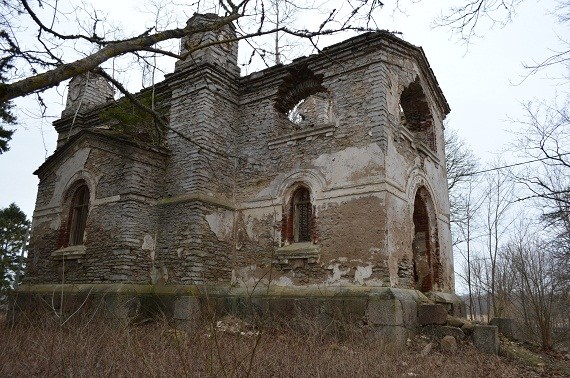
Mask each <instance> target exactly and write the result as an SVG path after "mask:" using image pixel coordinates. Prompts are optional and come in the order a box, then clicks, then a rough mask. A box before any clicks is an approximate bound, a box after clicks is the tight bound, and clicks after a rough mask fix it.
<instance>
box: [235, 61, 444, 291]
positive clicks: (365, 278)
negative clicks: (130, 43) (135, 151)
mask: <svg viewBox="0 0 570 378" xmlns="http://www.w3.org/2000/svg"><path fill="white" fill-rule="evenodd" d="M390 53H392V54H390ZM390 53H387V52H386V51H375V52H374V53H373V54H367V55H366V54H365V55H364V56H358V57H355V56H354V54H353V55H351V56H350V58H348V57H347V59H345V60H343V59H342V58H343V57H337V60H336V62H337V63H338V64H331V63H330V61H326V59H322V60H321V61H313V62H310V63H309V64H308V68H309V69H311V70H313V71H314V73H315V74H316V75H318V74H323V75H324V78H323V86H324V87H325V88H326V89H327V90H328V96H329V98H330V100H331V109H332V114H333V117H332V119H331V120H330V122H329V124H328V126H330V127H331V129H330V130H325V132H323V133H320V134H317V133H318V129H319V127H321V128H323V127H322V126H327V125H314V126H313V130H314V132H315V134H317V135H309V136H307V137H304V138H298V137H296V135H295V134H302V133H303V131H305V132H306V131H307V129H304V130H303V129H302V130H301V132H299V131H298V130H296V128H295V125H291V124H290V126H289V129H288V130H287V129H286V128H285V129H284V128H283V124H286V122H284V120H283V115H282V114H279V113H278V112H276V111H275V108H274V106H273V105H274V103H275V97H276V89H277V88H278V85H279V80H283V77H284V76H285V75H286V72H281V73H280V74H279V73H277V74H276V73H271V74H270V75H264V76H261V74H257V75H258V76H256V74H254V75H251V76H250V77H248V78H246V79H245V80H243V81H244V83H243V84H242V85H245V86H247V88H248V91H247V92H246V93H245V96H243V95H242V99H241V104H240V109H241V110H242V113H241V116H242V117H241V127H242V129H241V134H240V136H241V138H242V139H241V143H240V146H242V150H241V151H240V152H241V153H242V154H243V156H244V161H245V163H244V164H242V165H240V167H239V171H238V177H239V179H240V181H239V188H240V193H241V194H242V196H240V199H241V200H242V201H243V202H242V205H241V214H242V215H241V217H242V218H243V219H244V220H245V225H244V226H245V231H246V232H245V235H246V237H247V239H248V240H249V241H255V240H256V239H257V238H258V236H259V233H260V232H266V231H265V230H268V229H271V230H278V229H279V223H280V222H281V220H282V218H283V209H284V204H285V203H286V202H287V196H286V190H285V189H286V188H287V187H289V186H294V185H295V183H297V182H302V183H304V184H306V185H308V186H309V187H310V188H311V191H312V199H313V202H314V204H315V211H316V230H315V237H314V242H315V243H316V244H317V245H319V246H320V257H319V260H318V261H317V262H316V264H310V263H307V262H305V263H303V264H296V263H294V264H295V267H293V268H291V269H290V270H284V271H281V272H274V273H273V276H272V279H273V280H274V282H276V283H278V284H279V283H280V282H283V283H286V284H333V285H335V284H336V285H344V284H357V285H370V286H376V285H378V286H399V287H413V277H412V272H411V270H412V267H411V261H412V254H411V245H412V238H413V223H412V216H411V215H412V212H413V203H414V196H415V192H413V193H412V192H407V191H406V185H407V184H408V182H410V180H414V179H416V178H417V177H422V178H423V179H424V181H425V184H426V185H427V186H429V187H430V188H431V187H434V186H435V187H438V188H439V187H443V188H445V190H440V189H438V191H436V192H433V191H432V195H434V197H435V199H434V201H436V202H437V203H438V207H437V211H438V217H437V218H438V222H439V223H440V224H438V226H437V228H438V230H440V232H439V235H440V236H439V237H441V238H442V239H441V241H440V242H439V244H440V245H442V246H444V247H443V248H442V251H441V252H442V253H441V257H442V259H448V258H449V257H450V251H449V250H448V249H447V248H446V247H445V246H447V245H448V244H449V243H448V241H449V224H448V210H447V212H446V209H448V208H449V205H448V202H447V201H448V200H447V191H446V188H447V186H446V179H445V168H444V167H442V166H441V162H443V161H444V158H443V156H444V155H443V128H442V122H441V119H442V118H443V116H442V115H440V113H441V112H440V111H439V109H436V108H435V107H434V109H432V111H433V113H434V127H435V129H436V130H437V134H436V139H437V141H438V143H437V144H436V146H437V150H436V151H433V152H432V153H431V155H430V157H431V158H428V157H426V156H421V154H420V153H418V151H417V150H414V149H413V148H411V146H401V144H402V142H401V141H400V139H402V138H401V137H400V128H401V127H402V126H401V125H400V121H399V95H400V94H401V91H402V90H403V88H404V87H405V86H406V85H408V84H409V83H410V82H411V81H413V80H414V79H415V77H416V76H418V75H419V76H421V75H422V72H421V70H420V69H419V67H418V66H417V63H416V61H415V59H413V58H412V57H410V56H403V55H400V54H399V53H396V54H393V53H394V52H393V51H391V52H390ZM311 63H312V64H311ZM283 71H285V70H283ZM261 80H263V82H262V83H261ZM425 88H426V92H429V89H427V88H429V87H428V86H427V85H425ZM430 96H431V94H430ZM362 99H369V101H362ZM431 100H433V98H431ZM308 129H309V131H311V130H310V128H308ZM276 140H277V142H280V143H279V144H277V143H275V142H276ZM272 143H273V144H272ZM268 145H269V146H270V148H267V146H268ZM434 156H435V157H436V158H437V159H435V160H438V161H434V159H433V157H434ZM422 159H423V160H422ZM418 165H419V167H417V166H418ZM414 168H417V169H415V170H414ZM414 190H417V187H416V188H415V189H414ZM254 225H255V226H254ZM272 235H273V237H274V239H273V245H274V248H276V249H277V248H278V247H280V246H282V245H283V240H281V234H280V233H279V232H277V231H273V232H272ZM449 245H450V244H449ZM248 248H249V247H246V248H245V250H247V249H248ZM242 253H244V252H241V251H240V253H239V254H238V258H239V256H240V255H241V254H242ZM237 265H238V266H240V267H242V268H241V272H242V273H243V277H241V279H242V280H243V281H244V282H247V281H248V280H251V276H252V275H253V274H255V272H256V269H255V267H256V265H255V264H254V265H245V267H244V265H243V262H241V261H238V264H237ZM444 266H445V269H446V273H448V276H449V275H450V272H452V269H451V265H450V264H449V263H448V262H447V261H444ZM280 274H282V275H283V276H285V277H286V278H287V279H282V278H283V276H280ZM258 276H259V274H258ZM448 276H446V279H445V280H444V281H443V282H442V285H441V287H438V288H439V289H442V290H450V288H451V287H452V286H450V284H449V283H450V279H449V277H448Z"/></svg>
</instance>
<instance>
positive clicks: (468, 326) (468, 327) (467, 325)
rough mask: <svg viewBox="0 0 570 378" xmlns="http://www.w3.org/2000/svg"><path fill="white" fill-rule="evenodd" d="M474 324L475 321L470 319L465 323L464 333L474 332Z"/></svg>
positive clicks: (463, 326)
mask: <svg viewBox="0 0 570 378" xmlns="http://www.w3.org/2000/svg"><path fill="white" fill-rule="evenodd" d="M474 326H475V325H474V324H473V323H471V322H469V321H468V322H465V324H463V325H462V326H461V330H462V331H463V333H464V334H466V335H471V334H472V333H473V327H474Z"/></svg>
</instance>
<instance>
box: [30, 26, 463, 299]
mask: <svg viewBox="0 0 570 378" xmlns="http://www.w3.org/2000/svg"><path fill="white" fill-rule="evenodd" d="M196 17H198V18H200V17H206V16H195V18H196ZM207 18H208V17H206V19H207ZM191 21H192V20H191ZM226 29H227V30H224V32H225V33H233V30H232V29H231V28H229V27H227V28H226ZM198 37H200V38H205V40H206V41H207V40H210V39H211V40H217V38H218V37H217V35H216V33H214V32H208V33H206V34H205V35H203V36H190V37H188V38H198ZM196 54H197V55H196V56H194V57H193V59H189V60H187V61H184V62H178V63H177V65H176V69H175V72H174V73H172V74H170V75H168V76H167V78H166V79H165V81H164V82H163V83H160V84H158V85H157V87H156V91H157V93H158V95H159V96H160V99H161V100H160V102H159V107H160V111H162V112H163V113H164V114H166V115H167V117H168V119H169V128H170V129H171V130H170V131H168V132H164V135H163V137H162V139H159V140H155V139H153V138H154V137H152V135H154V134H152V133H151V132H150V131H149V127H150V126H148V124H149V123H148V122H150V121H148V122H147V123H144V122H143V121H140V122H139V121H137V122H139V123H137V124H136V125H134V126H129V127H127V126H125V125H127V124H126V123H125V122H127V121H123V120H121V119H120V118H119V119H118V120H113V119H112V118H111V120H109V119H107V118H103V117H100V116H99V115H100V114H108V113H109V112H111V111H112V109H114V107H116V106H117V104H116V103H115V102H107V103H104V104H103V105H101V104H100V102H97V101H92V105H91V106H92V107H91V108H89V107H84V108H79V110H78V114H79V116H78V117H77V119H76V120H75V121H73V117H72V115H73V114H74V112H75V111H77V109H76V107H77V106H78V105H77V103H76V102H73V101H72V102H69V103H68V107H75V108H73V109H74V111H73V112H71V111H70V109H66V111H64V113H63V115H62V119H60V120H58V121H56V122H55V123H54V124H55V126H56V129H57V130H58V132H59V140H60V144H59V146H58V149H57V150H56V152H55V154H54V155H53V156H52V157H51V158H50V159H48V161H47V162H46V163H45V164H43V165H42V166H41V167H40V168H39V169H38V171H37V174H38V176H39V178H40V184H39V191H38V198H37V202H36V210H35V213H34V225H33V234H32V248H31V253H30V255H29V262H28V264H27V267H28V272H27V274H26V280H27V281H28V283H60V282H62V281H64V282H65V283H97V282H124V283H137V284H146V283H152V284H156V283H165V284H202V283H216V284H228V285H230V284H231V285H238V286H240V285H254V284H255V285H262V286H263V285H274V286H275V285H277V286H280V285H281V286H290V287H294V286H309V287H319V286H368V287H378V286H387V287H399V288H404V289H408V288H419V289H422V290H424V289H425V290H434V291H447V292H451V291H453V262H452V253H451V235H450V230H449V200H448V193H447V184H446V172H445V153H444V150H443V148H444V146H443V144H444V143H443V140H444V139H443V119H444V118H445V116H446V114H447V113H448V112H449V108H448V105H447V103H446V102H445V98H444V97H443V94H442V93H441V90H440V89H439V86H438V84H437V81H436V80H435V77H434V75H433V73H432V71H431V69H430V67H429V65H428V63H427V60H426V58H425V56H424V54H423V51H422V50H421V49H419V48H417V47H415V46H412V45H410V44H408V43H406V42H404V41H402V40H400V39H399V38H397V37H395V36H393V35H391V34H389V33H387V32H377V33H368V34H364V35H361V36H358V37H355V38H353V39H351V40H349V41H346V42H343V43H340V44H337V45H334V46H331V47H329V48H327V49H325V53H323V54H322V55H313V56H310V57H306V58H302V59H298V60H296V61H295V62H293V63H292V64H289V65H286V66H283V65H279V66H276V67H272V68H269V69H266V70H264V71H261V72H257V73H254V74H251V75H249V76H245V77H240V76H239V69H238V67H237V63H236V59H237V58H236V57H237V46H236V45H235V44H232V45H230V46H225V45H216V46H212V47H209V48H207V49H204V50H202V51H199V52H197V53H196ZM331 57H334V59H331ZM97 83H98V85H99V86H100V85H101V83H100V82H99V81H98V82H97ZM93 88H97V86H95V87H93ZM93 88H92V89H93ZM105 90H107V89H105ZM78 93H80V92H78ZM94 93H95V92H93V90H91V92H89V94H90V96H92V95H94ZM102 95H105V96H108V93H107V92H105V93H102ZM145 95H146V94H145V93H142V94H141V96H145ZM302 101H304V102H302ZM299 103H300V105H298V104H299ZM410 104H412V105H410ZM296 105H298V107H297V106H296ZM291 111H292V112H293V113H291ZM295 112H296V113H295ZM111 113H112V112H111ZM113 114H114V113H113ZM291 114H297V115H291ZM294 117H297V118H294ZM73 122H75V123H74V124H73V126H72V123H73ZM141 122H142V123H141ZM150 123H152V122H150ZM172 130H175V131H172ZM189 140H191V141H192V142H190V141H189ZM78 182H80V183H82V185H86V186H87V187H88V189H89V193H90V199H89V213H88V218H87V223H86V227H85V235H84V239H83V244H82V246H81V248H79V247H74V248H72V250H73V253H74V254H71V253H68V251H69V250H68V249H66V248H70V246H68V240H67V239H66V237H67V236H66V235H67V234H66V233H65V230H67V232H68V233H69V228H70V227H72V223H73V216H72V210H71V206H72V205H71V203H72V198H73V195H74V190H75V189H76V186H77V185H78V184H77V183H78ZM299 193H306V194H304V196H308V199H306V197H303V198H305V199H303V200H300V199H298V198H301V197H300V196H301V195H300V194H299ZM420 194H421V195H420ZM296 196H298V197H296ZM301 209H303V210H301ZM414 214H416V215H415V216H414ZM420 229H421V231H422V232H423V233H420V232H419V231H420ZM299 235H301V236H299ZM418 235H419V236H418ZM422 235H423V236H422ZM420 236H421V237H423V239H421V238H420ZM414 243H415V244H414ZM418 243H419V244H418ZM418 245H419V246H420V247H418V248H420V249H419V250H420V251H423V252H421V253H423V255H421V254H420V252H414V248H415V247H414V246H416V247H417V246H418ZM71 247H73V246H71ZM416 249H417V248H416ZM78 251H79V252H78ZM426 251H427V252H426ZM426 253H427V255H426ZM421 256H429V258H428V257H425V261H427V262H428V263H426V264H427V265H426V264H423V263H422V264H423V265H422V266H420V265H418V261H419V260H418V259H421V258H424V257H421ZM63 259H65V264H64V263H63ZM424 265H425V266H424ZM424 276H429V280H426V281H425V282H428V283H429V285H430V286H429V287H428V288H426V287H419V285H420V282H419V279H418V277H424ZM425 285H427V284H425ZM425 285H424V286H425Z"/></svg>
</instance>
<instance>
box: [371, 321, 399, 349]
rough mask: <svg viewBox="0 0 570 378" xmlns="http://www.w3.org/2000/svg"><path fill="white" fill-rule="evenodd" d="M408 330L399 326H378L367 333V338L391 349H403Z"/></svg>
mask: <svg viewBox="0 0 570 378" xmlns="http://www.w3.org/2000/svg"><path fill="white" fill-rule="evenodd" d="M408 336H409V331H408V329H406V328H405V327H401V326H379V327H375V328H374V329H373V330H372V331H370V333H369V334H368V339H369V340H370V341H373V342H374V343H378V344H380V346H382V347H385V348H389V349H390V350H393V349H403V348H405V347H406V340H407V339H408Z"/></svg>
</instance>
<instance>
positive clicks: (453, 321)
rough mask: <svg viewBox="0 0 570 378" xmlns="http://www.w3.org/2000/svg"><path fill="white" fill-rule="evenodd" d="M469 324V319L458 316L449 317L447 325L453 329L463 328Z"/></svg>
mask: <svg viewBox="0 0 570 378" xmlns="http://www.w3.org/2000/svg"><path fill="white" fill-rule="evenodd" d="M466 322H467V319H463V318H458V317H456V316H448V317H447V325H448V326H451V327H457V328H461V327H463V324H465V323H466Z"/></svg>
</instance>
